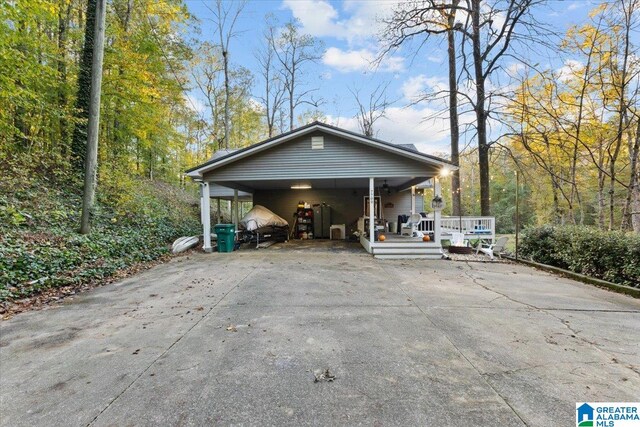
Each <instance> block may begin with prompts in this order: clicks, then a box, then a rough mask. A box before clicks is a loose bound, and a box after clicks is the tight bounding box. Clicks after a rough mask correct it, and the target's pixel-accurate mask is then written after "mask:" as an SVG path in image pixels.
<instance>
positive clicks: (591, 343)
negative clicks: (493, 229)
mask: <svg viewBox="0 0 640 427" xmlns="http://www.w3.org/2000/svg"><path fill="white" fill-rule="evenodd" d="M465 264H466V265H467V267H469V268H468V269H467V270H463V271H464V275H465V276H467V277H468V278H469V279H470V280H471V281H472V282H473V284H475V285H477V286H480V287H481V288H482V289H485V290H487V291H489V292H493V293H495V294H498V295H500V296H502V297H504V298H506V299H508V300H509V301H511V302H513V303H515V304H520V305H523V306H525V307H527V308H529V309H531V310H534V311H537V312H539V313H542V314H546V315H547V316H550V317H553V318H554V319H556V320H558V321H559V322H560V323H561V324H562V326H564V327H565V328H566V329H567V330H568V331H569V332H571V336H572V337H574V338H576V339H577V340H579V341H581V342H583V343H585V344H587V345H589V346H591V347H593V348H594V349H596V350H597V351H599V352H601V353H602V354H604V355H606V356H607V357H609V358H610V360H611V361H612V362H614V363H617V359H616V358H615V355H614V354H612V353H610V352H608V351H606V350H603V349H602V348H600V346H598V344H597V343H596V342H594V341H590V340H588V339H586V338H584V337H582V336H580V333H581V332H582V331H580V330H577V329H574V328H573V327H572V326H571V325H570V324H569V321H568V320H566V319H563V318H562V317H560V316H557V315H555V314H554V313H552V311H575V310H562V309H551V308H542V307H537V306H535V305H533V304H529V303H526V302H523V301H519V300H516V299H513V298H511V297H510V296H509V295H507V294H504V293H502V292H499V291H496V290H495V289H491V288H490V287H488V286H486V285H483V284H482V283H480V282H479V281H478V279H477V277H474V276H473V275H472V274H471V272H472V271H475V270H474V269H473V267H472V266H471V265H470V264H469V263H468V262H466V263H465ZM594 311H595V310H594ZM622 366H624V367H625V368H627V369H629V370H630V371H632V372H633V373H634V374H636V375H638V376H640V371H639V370H638V369H637V368H636V367H634V366H632V365H622Z"/></svg>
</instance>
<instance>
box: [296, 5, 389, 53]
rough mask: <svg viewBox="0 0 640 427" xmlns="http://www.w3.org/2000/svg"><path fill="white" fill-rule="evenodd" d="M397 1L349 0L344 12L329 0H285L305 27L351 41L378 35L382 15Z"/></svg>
mask: <svg viewBox="0 0 640 427" xmlns="http://www.w3.org/2000/svg"><path fill="white" fill-rule="evenodd" d="M396 4H397V2H395V1H390V0H382V1H377V2H376V3H375V6H373V5H372V4H371V3H370V2H363V1H354V0H345V1H344V2H343V4H342V12H343V13H342V15H344V16H341V14H340V13H339V12H338V10H336V9H335V8H334V7H333V6H332V5H331V3H329V2H328V1H325V0H284V6H285V7H286V8H289V9H290V10H291V13H292V14H293V16H294V17H295V18H296V19H298V20H299V21H300V23H301V24H302V28H303V31H304V32H305V33H308V34H311V35H312V36H316V37H335V38H337V39H341V40H347V41H348V42H349V43H352V42H354V41H362V40H364V39H367V38H370V37H372V36H374V35H376V34H377V33H378V32H379V31H380V29H381V18H382V17H384V16H387V15H388V14H389V13H390V12H391V11H392V9H393V7H394V6H395V5H396Z"/></svg>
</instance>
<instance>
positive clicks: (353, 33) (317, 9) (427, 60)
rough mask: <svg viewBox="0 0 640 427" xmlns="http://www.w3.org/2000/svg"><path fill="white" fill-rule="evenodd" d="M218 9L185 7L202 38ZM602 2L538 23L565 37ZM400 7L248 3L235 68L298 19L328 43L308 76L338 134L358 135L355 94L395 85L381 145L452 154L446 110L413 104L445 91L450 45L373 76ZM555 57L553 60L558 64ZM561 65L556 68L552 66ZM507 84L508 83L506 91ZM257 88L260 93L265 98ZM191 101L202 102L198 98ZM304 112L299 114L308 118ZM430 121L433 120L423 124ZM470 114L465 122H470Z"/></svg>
mask: <svg viewBox="0 0 640 427" xmlns="http://www.w3.org/2000/svg"><path fill="white" fill-rule="evenodd" d="M205 1H206V2H208V4H209V5H210V6H213V4H214V0H186V3H187V6H188V8H189V10H190V12H191V13H192V15H193V16H195V17H196V18H197V19H198V20H199V26H200V34H199V35H197V37H198V38H200V39H203V40H209V41H212V42H214V41H215V40H217V35H216V33H215V29H214V24H213V22H212V20H211V18H212V13H211V11H210V10H209V9H208V8H207V7H206V6H205V4H204V2H205ZM598 3H599V2H597V1H589V0H579V1H557V0H556V1H550V2H549V3H548V5H547V6H545V7H541V8H539V9H538V10H537V11H536V17H537V18H538V19H539V20H541V21H543V22H545V23H547V24H548V25H549V26H550V27H552V28H553V29H555V30H556V31H558V32H560V33H564V32H565V31H566V30H567V29H568V28H569V27H570V26H572V25H575V24H580V23H583V22H586V20H587V17H588V12H589V11H590V10H591V9H593V7H595V5H597V4H598ZM395 4H396V2H395V1H387V0H344V1H327V0H260V1H258V0H250V1H249V2H248V3H247V4H246V6H245V8H244V10H243V12H242V14H241V16H240V19H239V21H238V24H237V29H238V33H239V34H238V35H237V37H236V38H235V39H234V40H233V41H232V42H231V47H230V60H231V62H232V63H233V64H237V65H241V66H243V67H246V68H248V69H250V70H252V71H254V73H255V74H257V69H256V60H255V58H254V52H255V51H256V50H257V49H259V47H260V43H261V41H262V34H263V31H264V28H265V15H267V14H268V13H271V14H273V15H275V17H276V18H277V19H278V21H279V22H281V23H285V22H287V21H288V20H290V19H291V18H297V19H298V20H299V22H300V23H301V25H302V30H303V31H304V32H306V33H308V34H311V35H313V36H315V37H317V38H318V39H319V40H321V41H322V43H323V50H322V60H321V61H319V62H318V64H316V65H312V66H311V67H308V68H307V73H306V74H307V75H306V80H307V82H309V83H310V85H311V86H313V87H317V88H318V89H319V90H318V92H317V94H318V95H320V96H321V97H322V98H323V99H324V104H323V105H322V107H321V110H322V111H323V112H324V114H325V115H326V116H327V118H328V120H329V122H331V123H332V124H334V125H336V126H340V127H344V128H347V129H351V130H358V127H357V122H356V119H355V115H356V112H357V104H356V102H355V100H354V99H353V96H352V95H351V93H350V92H349V88H352V89H355V90H359V91H361V93H362V95H364V96H365V97H366V96H367V95H368V93H369V91H372V90H373V89H375V88H376V87H377V86H378V85H380V84H383V85H384V84H387V83H388V84H389V86H388V89H387V94H388V98H389V99H392V100H397V101H396V102H395V103H394V104H393V105H392V107H390V108H389V109H388V111H387V117H386V118H383V119H380V120H379V121H378V122H376V126H375V129H376V131H377V135H376V136H377V137H378V138H381V139H384V140H387V141H390V142H393V143H413V144H416V145H417V146H418V148H419V149H420V150H422V151H425V152H428V153H434V154H439V153H447V152H449V137H448V118H447V116H446V115H440V116H438V117H434V114H435V113H436V112H438V111H440V110H442V109H443V108H445V107H446V105H444V104H443V103H442V102H437V101H432V102H429V103H425V102H421V103H415V102H414V101H415V100H416V98H417V97H418V96H419V95H420V93H421V92H422V91H424V90H437V89H438V88H439V87H443V88H444V87H446V81H447V80H446V79H447V67H446V45H445V44H444V40H442V41H440V40H439V39H437V38H435V39H433V41H432V42H430V43H429V44H428V45H427V46H425V47H423V48H422V49H421V50H420V52H419V53H418V54H417V55H415V54H414V49H412V48H407V49H402V50H400V51H398V52H395V53H393V54H392V55H390V56H387V57H386V58H385V60H384V61H383V62H382V63H381V64H380V66H378V67H377V68H375V67H374V66H373V65H372V64H371V61H372V59H373V58H375V57H376V55H377V53H378V52H379V49H380V43H379V41H378V37H377V36H378V34H379V32H380V31H381V29H382V25H383V24H381V23H380V18H382V17H384V16H386V15H387V14H388V13H389V12H390V10H391V9H392V8H393V6H394V5H395ZM531 55H532V58H531V60H532V61H535V62H539V63H545V64H548V65H550V66H552V67H557V68H560V67H562V66H563V64H562V63H561V62H558V61H557V55H554V53H553V52H546V53H545V54H544V55H542V56H538V57H533V55H536V54H533V53H532V54H531ZM554 56H555V59H554ZM554 61H555V63H553V62H554ZM504 67H505V68H506V69H508V70H512V71H513V72H517V71H518V69H519V67H520V66H519V65H517V64H516V62H515V61H513V60H511V61H509V60H505V63H504ZM505 78H506V79H507V80H508V76H506V77H505V76H503V77H502V79H501V82H500V84H508V83H503V82H504V81H505V80H504V79H505ZM259 90H260V86H259V82H256V86H255V87H254V91H256V93H257V91H259ZM192 96H193V97H196V98H197V97H198V95H197V94H195V93H193V94H192ZM303 109H304V108H303V107H301V108H300V110H298V111H296V114H300V113H302V112H303ZM426 118H427V120H425V119H426ZM471 120H473V116H472V115H470V114H467V115H466V116H465V117H463V119H462V121H463V122H465V121H471ZM464 142H465V141H463V143H464Z"/></svg>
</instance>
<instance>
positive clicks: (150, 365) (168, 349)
mask: <svg viewBox="0 0 640 427" xmlns="http://www.w3.org/2000/svg"><path fill="white" fill-rule="evenodd" d="M255 270H256V267H254V268H252V269H251V270H250V271H249V272H248V273H247V274H246V275H245V276H244V277H243V278H242V279H240V280H239V281H238V283H236V284H235V285H234V286H233V287H232V288H231V289H229V290H228V291H227V292H226V293H225V294H224V295H222V297H221V298H220V299H219V300H218V302H216V303H215V304H214V305H213V306H212V307H211V308H210V309H209V310H208V311H207V312H206V314H205V315H204V316H202V317H201V318H200V319H198V321H197V322H195V323H194V324H193V325H191V327H190V328H189V329H187V330H186V331H185V332H184V333H183V334H182V335H180V336H179V337H178V338H177V339H176V340H175V341H174V342H173V343H171V345H170V346H169V347H167V348H166V349H165V350H164V351H163V352H162V353H160V355H158V357H156V358H155V359H153V361H152V362H151V363H150V364H149V366H147V367H146V368H144V369H143V370H142V371H141V372H140V374H138V376H136V377H135V378H134V379H133V381H131V382H130V383H129V385H127V386H126V387H125V388H124V389H123V390H122V391H121V392H120V393H118V395H117V396H116V397H114V398H113V399H111V401H110V402H109V403H108V404H107V406H105V407H104V408H103V409H102V410H101V411H100V412H99V413H98V414H97V415H96V416H95V417H94V418H93V419H92V420H91V422H89V423H88V424H87V426H91V425H93V424H94V423H95V422H96V420H97V419H98V418H99V417H100V415H102V414H103V413H104V412H105V411H106V410H107V409H109V408H110V407H111V406H112V405H113V404H114V403H115V402H116V401H117V400H118V399H120V397H121V396H122V395H123V394H125V393H126V392H127V391H128V390H129V389H130V388H131V387H132V386H133V385H134V384H135V383H136V382H137V381H138V380H139V379H140V378H141V377H142V376H143V375H144V374H145V373H146V372H147V371H148V370H149V369H151V367H152V366H153V365H155V364H156V362H157V361H158V360H160V359H161V358H162V357H164V356H165V355H166V354H167V353H169V351H171V349H172V348H173V347H175V346H176V345H177V344H178V343H179V342H180V341H181V340H182V339H183V338H184V337H186V336H187V335H188V334H189V333H190V332H191V331H192V330H193V329H194V328H195V327H196V326H198V325H199V324H200V323H201V322H202V321H203V320H204V319H206V318H207V317H209V315H210V314H211V312H212V311H213V310H214V309H215V308H216V307H218V305H219V304H220V303H221V302H222V301H223V300H224V299H225V298H226V297H227V295H229V294H230V293H231V292H233V291H234V290H236V289H237V288H238V287H239V286H240V285H241V284H242V283H243V282H244V281H245V280H246V279H247V278H248V277H249V276H250V275H251V274H252V273H253V272H254V271H255Z"/></svg>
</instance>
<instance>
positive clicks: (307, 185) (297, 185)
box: [291, 184, 311, 190]
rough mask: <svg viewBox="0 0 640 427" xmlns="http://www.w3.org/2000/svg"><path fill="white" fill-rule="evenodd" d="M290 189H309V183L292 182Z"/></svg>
mask: <svg viewBox="0 0 640 427" xmlns="http://www.w3.org/2000/svg"><path fill="white" fill-rule="evenodd" d="M291 189H292V190H310V189H311V185H309V184H294V185H292V186H291Z"/></svg>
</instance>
